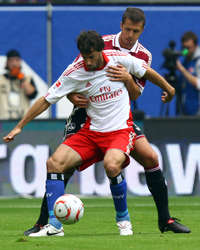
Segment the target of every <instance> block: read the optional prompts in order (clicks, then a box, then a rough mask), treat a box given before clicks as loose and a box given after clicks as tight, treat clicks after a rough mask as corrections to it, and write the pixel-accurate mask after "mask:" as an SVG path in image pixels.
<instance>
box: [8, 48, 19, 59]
mask: <svg viewBox="0 0 200 250" xmlns="http://www.w3.org/2000/svg"><path fill="white" fill-rule="evenodd" d="M6 56H7V58H9V57H19V58H21V56H20V53H19V52H18V51H17V50H15V49H11V50H9V51H8V52H7V53H6Z"/></svg>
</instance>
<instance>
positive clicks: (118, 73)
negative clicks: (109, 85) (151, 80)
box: [106, 65, 141, 100]
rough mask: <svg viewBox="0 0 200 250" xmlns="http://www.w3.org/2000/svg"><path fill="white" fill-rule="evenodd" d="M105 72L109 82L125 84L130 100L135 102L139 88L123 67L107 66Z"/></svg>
mask: <svg viewBox="0 0 200 250" xmlns="http://www.w3.org/2000/svg"><path fill="white" fill-rule="evenodd" d="M106 71H107V72H108V74H107V76H108V77H110V81H116V82H119V81H120V82H123V83H124V84H125V86H126V88H127V90H128V93H129V96H130V99H131V100H136V99H137V98H138V97H139V96H140V95H141V91H140V88H139V86H138V85H137V84H136V82H135V81H134V79H133V77H132V75H131V74H129V73H128V71H127V70H126V68H125V67H124V66H123V65H117V66H108V69H107V70H106Z"/></svg>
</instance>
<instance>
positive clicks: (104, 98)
mask: <svg viewBox="0 0 200 250" xmlns="http://www.w3.org/2000/svg"><path fill="white" fill-rule="evenodd" d="M122 93H123V90H122V89H118V90H115V91H113V92H111V93H104V94H101V95H97V96H90V97H89V99H90V101H91V102H96V103H99V102H104V101H107V100H110V99H114V98H116V97H118V96H120V95H121V94H122Z"/></svg>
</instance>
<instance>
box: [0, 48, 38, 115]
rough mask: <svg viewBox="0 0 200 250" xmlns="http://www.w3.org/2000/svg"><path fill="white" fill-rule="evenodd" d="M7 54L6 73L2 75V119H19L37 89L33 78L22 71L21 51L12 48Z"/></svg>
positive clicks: (0, 101) (0, 85)
mask: <svg viewBox="0 0 200 250" xmlns="http://www.w3.org/2000/svg"><path fill="white" fill-rule="evenodd" d="M6 56H7V61H6V67H5V68H6V73H5V74H3V75H0V107H1V108H0V119H19V118H21V117H23V115H24V114H25V113H26V111H27V110H28V108H29V107H30V100H31V99H33V98H35V96H36V95H37V90H36V87H35V83H34V81H33V79H32V78H31V77H30V76H25V75H24V73H22V66H21V63H22V61H21V56H20V54H19V52H18V51H17V50H10V51H8V52H7V54H6Z"/></svg>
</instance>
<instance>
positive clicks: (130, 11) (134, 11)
mask: <svg viewBox="0 0 200 250" xmlns="http://www.w3.org/2000/svg"><path fill="white" fill-rule="evenodd" d="M127 18H128V19H130V20H131V21H132V22H133V23H139V22H143V26H144V25H145V23H146V18H145V15H144V11H143V10H142V9H139V8H132V7H129V8H127V9H126V10H125V12H124V14H123V16H122V24H123V23H125V21H126V19H127Z"/></svg>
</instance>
